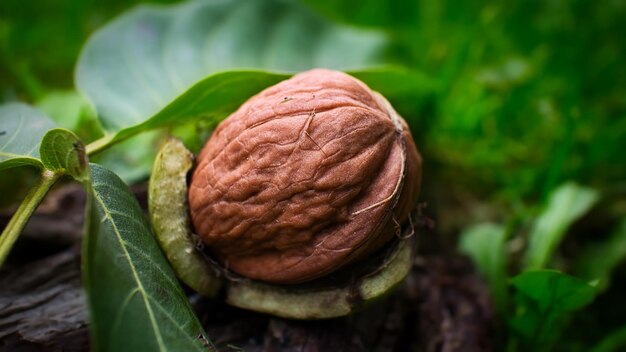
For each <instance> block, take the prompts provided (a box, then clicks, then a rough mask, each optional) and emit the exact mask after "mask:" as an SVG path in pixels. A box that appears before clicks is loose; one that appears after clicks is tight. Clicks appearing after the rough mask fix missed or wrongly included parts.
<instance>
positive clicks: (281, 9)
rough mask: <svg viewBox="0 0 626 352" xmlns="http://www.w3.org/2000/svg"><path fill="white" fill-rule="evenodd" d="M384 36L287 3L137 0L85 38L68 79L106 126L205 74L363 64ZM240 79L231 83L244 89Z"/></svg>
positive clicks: (371, 60)
mask: <svg viewBox="0 0 626 352" xmlns="http://www.w3.org/2000/svg"><path fill="white" fill-rule="evenodd" d="M386 41H387V40H386V36H385V35H384V34H382V33H381V32H374V31H361V30H356V29H353V28H349V27H344V26H339V25H336V24H333V23H331V22H328V21H326V20H324V19H323V18H320V17H318V16H316V15H315V14H314V13H312V12H310V11H308V10H307V9H305V8H303V7H301V6H299V5H298V4H296V3H294V2H286V1H276V0H270V1H250V0H222V1H192V2H186V3H182V4H178V5H174V6H153V5H143V6H139V7H137V8H135V9H133V10H131V11H129V12H127V13H125V14H124V15H122V16H120V17H119V18H117V19H116V20H114V21H113V22H111V23H110V24H109V25H107V26H106V27H104V28H103V29H101V30H100V31H98V32H97V33H95V34H94V35H93V36H92V37H91V38H90V40H89V41H88V42H87V44H86V45H85V47H84V49H83V51H82V53H81V55H80V58H79V61H78V66H77V69H76V86H77V87H78V89H79V91H81V92H82V93H83V94H84V95H85V96H87V97H88V98H89V99H90V100H91V102H92V103H93V105H94V106H95V108H96V110H97V111H98V113H99V115H100V117H101V119H102V124H103V126H104V128H105V130H106V131H108V132H113V131H118V130H120V129H122V128H125V127H129V126H133V125H136V124H139V123H141V122H143V121H145V120H146V119H147V118H148V117H150V116H151V115H154V114H156V113H157V112H158V111H159V110H161V109H162V108H163V107H165V106H166V105H167V104H168V103H170V102H171V101H172V100H173V99H174V98H176V97H177V96H178V95H180V94H181V93H182V92H184V91H185V90H186V89H187V88H188V87H190V86H191V85H192V84H194V83H195V82H197V81H198V80H200V79H202V78H203V77H206V76H208V75H210V74H212V73H215V72H219V71H223V70H228V69H238V68H239V69H240V68H264V69H278V70H288V71H301V70H306V69H309V68H313V67H326V68H334V69H351V68H352V69H354V68H359V67H364V66H371V65H372V64H378V63H379V61H378V59H377V56H379V55H380V54H381V51H382V48H383V45H384V44H386ZM246 84H247V82H246V81H242V82H241V85H240V86H239V88H241V89H247V90H248V91H249V90H250V89H248V88H247V87H246ZM226 102H228V101H222V103H226ZM228 103H230V102H228Z"/></svg>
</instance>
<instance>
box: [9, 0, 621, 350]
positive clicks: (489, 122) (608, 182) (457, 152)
mask: <svg viewBox="0 0 626 352" xmlns="http://www.w3.org/2000/svg"><path fill="white" fill-rule="evenodd" d="M294 1H295V0H294ZM135 2H136V1H134V0H133V1H121V0H109V1H93V0H87V1H83V0H36V1H35V0H32V1H18V0H3V1H1V2H0V77H1V81H0V94H1V95H0V96H1V98H0V99H1V100H2V101H3V102H6V101H13V100H20V101H26V102H30V103H33V104H36V103H39V105H40V106H45V104H46V101H50V99H52V98H57V99H66V100H64V101H67V102H68V106H72V109H78V110H79V111H78V112H74V113H73V114H74V115H80V114H90V113H91V112H90V111H89V109H88V107H86V106H85V105H84V103H82V102H81V101H80V100H72V99H75V98H76V97H75V96H74V95H73V93H72V90H73V89H74V88H73V69H74V65H75V63H76V60H77V57H78V54H79V51H80V49H81V46H82V44H83V43H84V42H85V41H86V40H87V38H88V37H89V35H90V34H91V33H92V32H93V31H94V30H95V29H97V28H99V27H100V26H102V25H104V24H105V23H106V22H107V21H108V20H110V19H112V18H113V17H115V16H116V15H118V14H120V13H121V12H123V11H124V10H126V9H128V8H129V7H131V5H132V4H133V3H135ZM161 2H168V1H161ZM300 3H302V4H304V5H305V6H307V7H309V8H310V9H311V10H312V11H315V12H317V13H318V14H320V15H321V16H323V17H326V18H328V19H330V20H331V21H334V22H339V23H343V24H346V25H351V26H357V27H363V28H371V29H374V30H379V31H382V32H384V33H386V35H388V36H389V38H390V41H389V45H388V47H387V48H386V51H385V56H384V58H383V62H385V63H388V64H393V65H398V66H402V67H406V68H409V69H411V70H415V71H418V72H421V73H423V74H425V75H426V76H428V77H430V79H432V81H433V82H434V86H435V87H436V89H434V90H433V91H432V92H431V93H429V94H428V95H427V96H424V97H421V98H420V99H416V100H408V101H407V100H403V101H396V102H392V103H394V105H395V106H396V107H397V109H398V110H399V111H400V112H401V113H402V114H403V115H404V116H405V117H407V118H408V119H409V120H410V121H412V126H411V127H412V130H413V133H414V135H415V138H416V141H417V144H418V147H419V149H420V151H421V152H422V154H423V156H424V159H425V166H424V167H425V169H424V170H425V171H424V172H425V175H424V186H423V189H424V191H423V196H422V199H423V200H424V201H427V202H428V203H429V204H430V208H429V210H428V211H427V212H428V213H429V214H430V215H431V216H432V217H433V218H435V219H436V221H437V228H438V230H437V231H438V233H440V234H441V235H442V236H443V238H444V241H448V243H450V244H453V243H455V241H456V239H457V237H458V234H459V233H460V232H462V231H463V230H464V229H466V228H467V227H468V226H470V225H473V224H477V223H481V222H485V221H489V222H495V223H501V224H504V225H505V226H506V228H507V231H508V232H507V233H508V236H510V237H511V241H510V243H509V245H508V247H507V251H508V252H507V253H508V255H510V256H512V257H513V258H515V256H516V255H517V256H519V250H518V249H516V248H517V247H516V245H517V246H518V247H519V243H518V242H519V241H517V242H516V239H518V238H519V239H521V240H520V241H523V240H524V236H525V234H526V233H527V232H528V231H529V228H530V227H531V225H532V224H531V223H532V220H533V219H534V218H535V217H536V216H537V214H538V213H539V212H540V211H541V209H542V206H544V205H545V203H546V202H547V201H548V199H549V197H550V194H551V193H552V192H553V190H554V189H555V188H556V187H557V186H559V185H560V184H562V183H564V182H566V181H575V182H577V183H578V184H582V185H585V186H588V187H591V188H593V189H595V190H596V191H597V192H598V193H599V194H600V200H599V202H598V205H597V206H595V207H594V208H593V210H592V211H591V212H590V213H589V214H587V215H586V216H585V217H583V219H582V220H580V221H578V222H577V223H576V224H575V225H576V226H574V227H573V228H572V230H571V231H570V232H569V233H568V236H567V238H566V239H565V242H564V243H563V245H562V246H561V248H560V250H559V253H558V255H557V258H556V259H555V262H556V264H555V266H556V267H557V268H559V269H562V270H568V269H570V268H572V267H573V266H575V263H576V262H577V258H579V257H581V256H584V255H585V248H587V247H588V246H592V245H596V244H601V243H604V242H603V241H605V239H607V238H609V235H610V234H611V233H613V232H614V229H615V228H616V227H617V224H619V222H620V221H621V219H624V218H625V217H626V155H625V153H626V1H623V0H599V1H582V0H573V1H565V0H542V1H538V0H531V1H508V2H505V1H468V2H460V1H431V0H421V1H398V0H395V1H373V0H361V1H358V0H344V1H330V0H328V1H324V0H319V1H315V0H302V1H300ZM64 94H65V95H64ZM59 97H60V98H59ZM63 97H65V98H63ZM72 102H73V103H74V104H71V103H72ZM52 105H53V106H56V105H54V104H52ZM62 113H63V112H61V114H62ZM91 114H92V113H91ZM83 127H84V128H85V130H86V131H88V130H89V128H88V127H85V126H83ZM86 133H87V132H86ZM90 137H93V138H95V137H97V136H90ZM139 158H140V157H139ZM137 162H138V163H142V162H143V163H146V162H148V164H149V160H148V161H146V160H137ZM140 176H141V175H140ZM140 176H139V177H140ZM9 180H10V178H9V177H8V176H7V178H4V177H3V180H2V182H0V183H2V185H0V188H3V187H6V186H7V185H8V184H9V183H10V181H9ZM615 245H617V246H623V245H624V243H623V241H622V242H619V241H617V242H616V244H615ZM625 255H626V254H625ZM596 258H597V257H596ZM618 259H619V258H618ZM617 262H620V263H621V264H620V265H621V266H618V267H617V269H616V270H615V274H614V275H615V278H614V280H613V281H612V282H613V285H612V286H611V288H610V290H607V291H605V292H604V293H602V295H601V296H599V297H598V299H597V300H596V301H595V303H593V304H592V305H591V306H589V307H588V308H586V310H585V311H584V313H583V314H579V315H577V316H576V317H575V318H572V319H574V324H572V325H570V327H569V328H568V329H567V330H566V331H565V335H564V337H563V340H562V341H563V342H562V344H560V345H559V346H560V347H559V348H558V349H557V350H568V351H584V350H587V346H590V345H592V344H596V343H598V341H600V340H602V339H603V338H604V336H606V335H607V334H608V333H609V332H611V331H614V330H616V329H619V328H620V327H621V326H622V325H624V324H626V305H624V304H623V297H626V273H625V272H626V270H625V268H624V264H623V260H621V259H619V260H617ZM505 270H508V272H509V273H513V272H515V271H516V268H515V265H514V264H513V265H511V264H509V267H507V268H506V269H505ZM502 324H503V325H502V326H500V328H501V329H500V330H506V329H505V326H506V324H507V323H506V320H504V322H503V323H502ZM624 331H626V330H624ZM624 331H623V332H622V335H620V336H622V337H621V338H622V339H623V340H626V333H625V332H624ZM618 332H619V331H618ZM618 337H619V336H618ZM503 339H504V338H503ZM502 345H503V346H504V345H506V343H504V342H503V343H502ZM508 347H509V348H511V349H514V348H515V347H514V346H513V347H511V346H510V344H509V345H508Z"/></svg>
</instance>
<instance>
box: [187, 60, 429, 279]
mask: <svg viewBox="0 0 626 352" xmlns="http://www.w3.org/2000/svg"><path fill="white" fill-rule="evenodd" d="M420 169H421V160H420V156H419V154H418V152H417V150H416V148H415V145H414V142H413V140H412V138H411V135H410V132H409V131H408V128H407V125H406V123H405V122H404V120H403V119H402V118H401V117H400V116H399V115H398V114H397V113H396V112H395V111H394V110H393V108H392V107H391V106H390V105H389V103H388V102H387V101H386V100H385V99H384V98H383V97H382V96H380V95H379V94H378V93H375V92H373V91H372V90H370V89H369V88H368V87H367V86H366V85H365V84H363V83H362V82H360V81H358V80H357V79H355V78H353V77H351V76H349V75H347V74H344V73H341V72H336V71H329V70H321V69H317V70H312V71H308V72H304V73H301V74H298V75H296V76H294V77H293V78H291V79H288V80H286V81H283V82H281V83H279V84H277V85H275V86H273V87H270V88H268V89H266V90H264V91H262V92H261V93H259V94H258V95H256V96H254V97H252V98H251V99H250V100H248V101H247V102H246V103H245V104H243V105H242V106H241V107H240V108H239V110H238V111H236V112H235V113H233V114H232V115H231V116H229V117H228V118H227V119H226V120H224V121H223V122H222V123H221V124H220V125H219V127H218V128H217V129H216V130H215V133H214V134H213V136H212V137H211V138H210V139H209V141H208V142H207V144H206V145H205V146H204V148H203V150H202V152H201V153H200V155H199V156H198V159H197V167H196V169H195V171H194V172H193V175H192V179H191V184H190V187H189V207H190V212H191V218H192V222H193V225H194V226H195V230H196V232H197V233H198V234H199V235H200V236H201V237H202V239H203V241H204V242H205V243H206V245H207V247H208V249H209V251H210V252H211V254H212V256H214V257H215V258H216V259H217V260H218V261H220V262H221V263H222V265H223V266H225V267H226V268H228V269H230V270H232V271H234V272H236V273H238V274H240V275H242V276H245V277H247V278H251V279H256V280H262V281H267V282H272V283H281V284H287V283H299V282H305V281H309V280H312V279H315V278H318V277H321V276H324V275H326V274H328V273H330V272H332V271H335V270H337V269H339V268H341V267H342V266H345V265H346V264H349V263H352V262H355V261H358V260H360V259H362V258H363V257H365V256H367V255H368V254H370V253H372V252H373V251H375V250H377V249H379V248H380V247H381V246H382V245H383V244H385V243H387V242H388V241H389V240H390V239H391V238H393V236H394V234H395V233H399V231H400V226H401V225H402V224H403V223H406V222H407V220H408V217H409V213H410V211H411V210H412V208H413V207H414V205H415V203H416V201H417V197H418V193H419V185H420Z"/></svg>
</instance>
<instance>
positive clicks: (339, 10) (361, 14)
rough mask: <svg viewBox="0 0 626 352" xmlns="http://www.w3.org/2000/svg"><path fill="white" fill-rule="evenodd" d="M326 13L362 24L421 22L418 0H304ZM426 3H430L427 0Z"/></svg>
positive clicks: (402, 25)
mask: <svg viewBox="0 0 626 352" xmlns="http://www.w3.org/2000/svg"><path fill="white" fill-rule="evenodd" d="M304 2H305V3H306V4H307V5H309V6H311V7H312V8H314V9H316V10H318V11H320V12H321V13H323V14H324V15H327V16H329V17H332V18H336V19H338V20H341V21H345V22H349V23H354V24H357V25H361V26H381V27H386V28H407V27H411V26H415V25H416V24H418V23H419V24H421V22H420V21H419V20H420V16H419V15H420V12H421V11H420V10H423V9H422V8H420V6H422V7H423V6H424V5H421V4H420V2H418V1H412V0H387V1H380V0H341V1H337V0H304ZM426 4H430V3H429V2H426Z"/></svg>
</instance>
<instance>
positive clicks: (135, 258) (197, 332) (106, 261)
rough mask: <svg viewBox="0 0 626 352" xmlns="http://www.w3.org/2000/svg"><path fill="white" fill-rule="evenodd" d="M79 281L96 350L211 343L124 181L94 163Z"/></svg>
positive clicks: (155, 348) (173, 347)
mask: <svg viewBox="0 0 626 352" xmlns="http://www.w3.org/2000/svg"><path fill="white" fill-rule="evenodd" d="M91 175H92V180H93V189H92V190H91V191H90V192H89V194H90V200H89V206H88V210H87V215H86V219H87V238H86V241H85V244H84V246H85V247H84V252H83V258H84V263H83V265H84V270H83V272H84V279H83V280H84V284H85V288H86V290H87V293H88V297H89V307H90V312H91V324H92V333H93V335H92V344H93V346H94V347H95V350H98V351H205V350H207V349H213V347H212V345H211V344H210V343H209V342H208V340H207V339H206V337H205V333H204V332H203V329H202V326H201V325H200V323H199V322H198V320H197V318H196V317H195V316H194V314H193V311H192V310H191V307H190V305H189V302H188V300H187V297H186V296H185V294H184V293H183V291H182V289H181V287H180V285H179V284H178V281H177V280H176V278H175V276H174V273H173V271H172V269H171V268H170V266H169V265H168V263H167V261H166V259H165V257H164V256H163V253H162V252H161V250H160V248H159V246H158V244H157V243H156V240H155V239H154V237H153V236H152V234H151V230H150V225H149V224H148V223H147V221H146V219H145V218H144V214H143V212H142V210H141V208H140V207H139V204H138V203H137V200H136V199H135V197H134V196H133V194H132V193H131V192H130V190H129V189H128V187H127V186H126V184H124V182H122V180H120V179H119V177H117V176H116V175H115V174H113V173H112V172H110V171H108V170H107V169H105V168H103V167H101V166H98V165H95V164H92V167H91Z"/></svg>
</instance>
